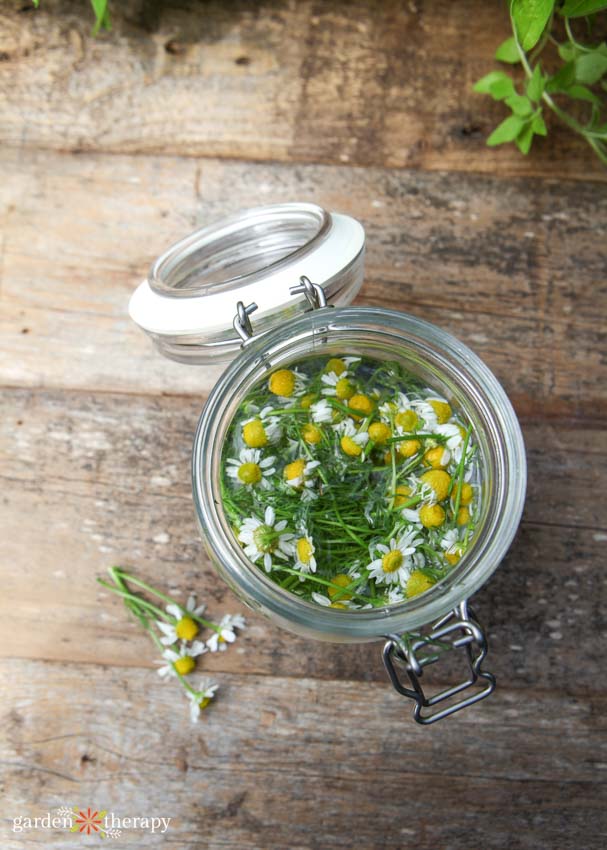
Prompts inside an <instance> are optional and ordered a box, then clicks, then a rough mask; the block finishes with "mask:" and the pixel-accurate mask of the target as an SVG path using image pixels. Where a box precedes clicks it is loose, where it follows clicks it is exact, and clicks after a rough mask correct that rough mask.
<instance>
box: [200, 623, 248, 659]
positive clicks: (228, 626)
mask: <svg viewBox="0 0 607 850" xmlns="http://www.w3.org/2000/svg"><path fill="white" fill-rule="evenodd" d="M245 625H246V623H245V619H244V617H243V616H242V614H226V615H225V616H224V617H222V619H221V622H220V623H219V627H218V629H219V630H218V631H216V632H215V633H214V634H213V635H211V637H210V638H209V639H208V641H207V647H208V648H209V649H210V650H211V652H217V651H218V650H219V651H221V652H224V651H225V650H226V649H227V648H228V646H227V645H228V644H229V643H234V641H235V640H236V632H235V631H234V629H244V628H245Z"/></svg>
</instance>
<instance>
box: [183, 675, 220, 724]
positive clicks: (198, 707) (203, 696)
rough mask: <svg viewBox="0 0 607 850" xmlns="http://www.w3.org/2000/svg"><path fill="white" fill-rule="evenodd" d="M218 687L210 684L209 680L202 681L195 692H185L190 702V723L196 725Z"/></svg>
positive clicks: (212, 683)
mask: <svg viewBox="0 0 607 850" xmlns="http://www.w3.org/2000/svg"><path fill="white" fill-rule="evenodd" d="M218 687H219V685H216V684H215V682H211V680H210V679H203V680H202V682H201V683H200V687H199V689H198V690H197V691H195V692H193V693H192V692H191V691H186V696H187V698H188V699H189V700H190V719H191V721H192V723H196V722H197V721H198V718H199V717H200V712H201V711H204V709H205V708H206V707H207V706H208V704H209V703H210V702H211V700H212V699H213V697H214V696H215V692H216V690H217V688H218Z"/></svg>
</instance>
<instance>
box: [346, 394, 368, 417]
mask: <svg viewBox="0 0 607 850" xmlns="http://www.w3.org/2000/svg"><path fill="white" fill-rule="evenodd" d="M349 406H350V408H351V409H352V410H355V411H356V413H357V414H360V415H358V416H357V415H355V414H353V416H354V418H355V419H361V418H362V417H363V416H368V415H369V414H370V413H372V412H373V402H372V401H371V399H370V398H369V396H368V395H362V394H357V395H353V396H352V398H351V399H350V401H349Z"/></svg>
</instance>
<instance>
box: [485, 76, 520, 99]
mask: <svg viewBox="0 0 607 850" xmlns="http://www.w3.org/2000/svg"><path fill="white" fill-rule="evenodd" d="M489 94H490V95H491V97H492V98H493V100H504V99H505V98H507V97H511V96H512V97H514V96H516V89H515V88H514V83H513V82H512V80H511V79H510V77H506V79H505V80H497V81H496V82H495V83H493V85H492V86H491V88H490V89H489Z"/></svg>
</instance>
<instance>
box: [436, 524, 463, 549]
mask: <svg viewBox="0 0 607 850" xmlns="http://www.w3.org/2000/svg"><path fill="white" fill-rule="evenodd" d="M458 543H459V534H458V532H457V529H456V528H450V529H448V530H447V531H445V533H444V535H443V537H442V539H441V541H440V547H441V549H444V550H445V552H455V549H456V546H457V544H458Z"/></svg>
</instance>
